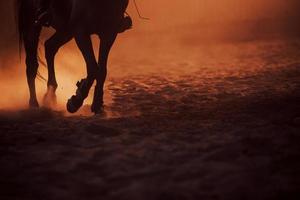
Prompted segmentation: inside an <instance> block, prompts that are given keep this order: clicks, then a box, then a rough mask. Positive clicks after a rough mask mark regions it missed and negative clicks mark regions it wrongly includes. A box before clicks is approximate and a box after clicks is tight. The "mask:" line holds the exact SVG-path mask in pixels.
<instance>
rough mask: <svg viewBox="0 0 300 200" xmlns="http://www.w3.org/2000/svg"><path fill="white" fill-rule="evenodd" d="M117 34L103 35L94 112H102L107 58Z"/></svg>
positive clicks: (93, 105) (93, 104) (93, 106)
mask: <svg viewBox="0 0 300 200" xmlns="http://www.w3.org/2000/svg"><path fill="white" fill-rule="evenodd" d="M116 36H117V34H112V35H109V36H102V37H101V44H100V50H99V58H98V72H97V76H96V80H97V84H96V87H95V92H94V98H93V103H92V108H91V109H92V112H94V113H95V114H98V113H101V111H102V108H103V94H104V92H103V87H104V82H105V79H106V75H107V60H108V55H109V52H110V49H111V47H112V45H113V43H114V41H115V39H116Z"/></svg>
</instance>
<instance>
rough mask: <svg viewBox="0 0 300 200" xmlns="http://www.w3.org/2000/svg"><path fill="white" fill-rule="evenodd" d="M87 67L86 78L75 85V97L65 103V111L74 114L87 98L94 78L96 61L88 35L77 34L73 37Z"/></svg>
mask: <svg viewBox="0 0 300 200" xmlns="http://www.w3.org/2000/svg"><path fill="white" fill-rule="evenodd" d="M75 40H76V43H77V46H78V47H79V49H80V51H81V53H82V55H83V57H84V60H85V62H86V67H87V78H86V79H83V80H81V82H78V83H77V86H78V89H77V91H76V95H73V96H72V97H71V98H70V99H69V100H68V103H67V110H68V111H69V112H70V113H75V112H76V111H77V110H78V109H79V108H80V107H81V106H82V104H83V101H84V99H85V98H86V97H87V96H88V94H89V91H90V88H91V86H92V85H93V82H94V80H95V77H96V72H97V61H96V58H95V55H94V50H93V45H92V41H91V38H90V35H89V34H79V35H77V36H76V37H75Z"/></svg>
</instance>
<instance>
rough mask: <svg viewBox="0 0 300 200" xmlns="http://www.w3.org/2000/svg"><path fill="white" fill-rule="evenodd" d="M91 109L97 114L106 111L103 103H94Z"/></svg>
mask: <svg viewBox="0 0 300 200" xmlns="http://www.w3.org/2000/svg"><path fill="white" fill-rule="evenodd" d="M91 111H92V112H93V113H95V114H96V115H99V114H103V113H104V106H103V104H100V105H95V104H92V106H91Z"/></svg>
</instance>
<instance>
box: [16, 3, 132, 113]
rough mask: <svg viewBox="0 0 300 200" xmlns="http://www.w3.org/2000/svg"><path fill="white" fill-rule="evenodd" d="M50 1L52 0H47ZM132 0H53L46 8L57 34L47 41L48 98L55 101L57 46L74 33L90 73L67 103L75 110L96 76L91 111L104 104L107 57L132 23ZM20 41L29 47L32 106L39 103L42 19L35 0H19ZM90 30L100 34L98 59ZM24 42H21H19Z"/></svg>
mask: <svg viewBox="0 0 300 200" xmlns="http://www.w3.org/2000/svg"><path fill="white" fill-rule="evenodd" d="M47 1H49V0H47ZM128 1H129V0H113V1H112V0H59V1H52V2H51V4H49V7H48V8H47V12H48V13H49V14H50V15H51V21H49V23H50V24H49V25H51V26H52V27H53V28H54V29H55V30H56V32H55V34H54V35H53V36H52V37H51V38H50V39H48V40H47V41H46V42H45V54H46V61H47V65H48V90H47V93H46V95H45V99H46V100H48V101H55V99H56V97H55V91H56V88H57V82H56V77H55V70H54V58H55V55H56V53H57V51H58V49H59V48H60V47H61V46H63V45H64V44H65V43H67V42H68V41H70V40H71V39H72V38H73V37H74V38H75V41H76V43H77V46H78V47H79V49H80V51H81V52H82V55H83V57H84V60H85V62H86V67H87V77H86V78H85V79H82V80H81V81H80V82H78V83H77V86H78V89H77V91H76V94H75V95H74V96H72V97H71V98H70V99H69V101H68V103H67V109H68V111H69V112H71V113H74V112H76V111H77V110H78V109H79V108H80V107H81V106H82V104H83V101H84V99H85V98H86V97H87V96H88V93H89V90H90V88H91V86H92V84H93V82H94V81H95V80H96V81H97V84H96V88H95V93H94V98H93V103H92V107H91V109H92V112H94V113H100V112H101V111H102V108H103V85H104V82H105V79H106V75H107V59H108V55H109V52H110V49H111V47H112V45H113V43H114V41H115V39H116V37H117V35H118V33H120V32H123V31H125V30H127V29H129V28H131V26H132V21H131V18H130V17H129V16H124V13H125V11H126V8H127V6H128ZM17 5H18V15H19V17H18V19H19V33H20V42H24V47H25V51H26V73H27V81H28V85H29V91H30V100H29V106H30V107H31V108H34V107H39V104H38V101H37V97H36V90H35V78H36V75H37V70H38V66H39V63H38V58H37V48H38V41H39V36H40V32H41V29H42V25H41V23H36V16H37V12H38V11H39V7H40V6H39V5H36V0H17ZM91 34H97V35H98V36H99V39H100V40H101V45H100V50H99V56H98V60H97V59H96V58H95V55H94V52H93V47H92V41H91V38H90V35H91ZM20 45H21V44H20Z"/></svg>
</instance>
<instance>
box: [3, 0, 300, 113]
mask: <svg viewBox="0 0 300 200" xmlns="http://www.w3.org/2000/svg"><path fill="white" fill-rule="evenodd" d="M171 2H172V3H170V1H167V0H151V1H141V0H137V4H138V8H139V11H140V12H141V13H142V15H143V16H145V17H149V18H150V20H148V21H147V20H142V19H140V18H139V17H138V15H137V12H136V8H135V6H134V4H133V1H131V2H130V5H129V8H128V13H129V14H130V15H131V16H132V17H133V20H134V29H133V30H131V31H128V32H126V33H124V34H121V35H120V36H119V38H118V40H117V41H116V43H115V45H114V48H113V50H112V53H111V57H110V62H109V65H110V73H109V79H113V78H115V77H124V78H126V75H128V74H131V75H132V74H135V75H138V74H150V73H155V72H159V71H160V70H162V68H165V67H167V66H166V65H168V63H169V64H170V65H172V63H177V64H178V63H179V64H180V63H182V62H185V63H186V62H188V63H189V62H190V63H195V62H196V61H199V60H202V61H203V62H202V63H209V62H210V61H207V57H208V56H207V55H205V53H207V52H206V50H207V49H210V50H211V51H214V47H218V45H219V44H221V43H222V44H223V43H236V42H247V41H254V40H270V39H272V40H273V39H276V40H278V39H283V38H284V39H290V38H295V37H296V38H297V37H299V36H300V34H299V33H300V28H299V25H298V22H297V19H299V17H300V14H299V10H300V9H299V8H300V3H299V1H297V0H264V1H261V0H244V1H240V0H186V1H182V0H173V1H171ZM0 23H1V25H2V28H1V32H0V72H1V74H0V79H1V85H0V91H1V99H0V109H8V108H23V107H26V106H27V103H28V102H27V101H28V89H27V83H26V77H25V64H24V52H22V54H21V59H20V58H19V53H18V34H17V31H16V25H15V13H14V1H4V0H1V1H0ZM51 33H53V30H52V29H45V30H43V33H42V38H41V44H40V50H39V53H40V55H41V57H43V54H44V50H43V46H42V45H43V42H44V41H45V40H46V39H47V38H48V37H49V36H50V35H51ZM93 40H94V41H95V51H96V52H97V49H98V45H99V42H98V41H97V38H96V37H93ZM199 46H201V48H203V49H202V50H199V49H198V48H197V47H199ZM96 55H97V54H96ZM220 57H221V56H220ZM182 58H184V59H182ZM162 63H163V64H162ZM196 63H197V62H196ZM84 66H85V64H84V62H83V59H82V56H81V54H80V52H79V51H78V49H77V48H76V45H75V44H74V41H72V42H70V43H69V44H67V45H65V46H64V47H63V48H61V50H60V51H59V53H58V55H57V57H56V69H57V79H58V82H59V88H58V94H57V96H58V102H59V103H61V104H62V103H65V101H66V99H67V98H68V97H70V96H71V95H72V94H73V93H74V92H75V89H76V88H75V83H76V81H78V80H80V79H81V78H83V77H84V76H85V67H84ZM187 66H188V65H187ZM181 70H183V71H190V70H191V68H189V67H186V68H184V69H181ZM40 73H41V74H42V75H43V76H45V77H46V74H47V70H46V68H45V67H42V66H41V67H40ZM36 83H37V91H38V96H39V99H42V97H43V93H44V92H45V91H46V83H45V82H44V81H43V80H37V81H36ZM106 98H107V101H110V100H109V98H110V97H109V95H108V97H106Z"/></svg>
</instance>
